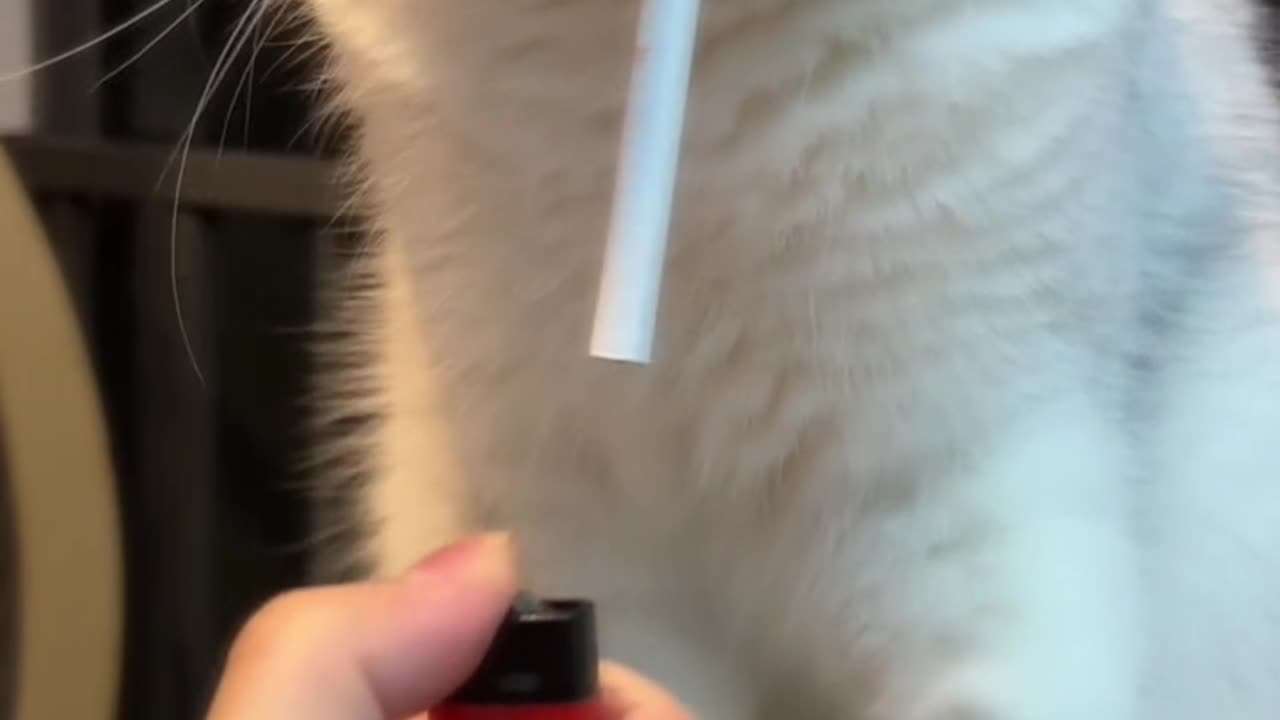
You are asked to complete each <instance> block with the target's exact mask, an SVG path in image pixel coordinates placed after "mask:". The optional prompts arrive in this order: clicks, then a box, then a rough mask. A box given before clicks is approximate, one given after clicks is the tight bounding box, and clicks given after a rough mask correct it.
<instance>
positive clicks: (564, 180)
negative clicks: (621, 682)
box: [309, 0, 1280, 720]
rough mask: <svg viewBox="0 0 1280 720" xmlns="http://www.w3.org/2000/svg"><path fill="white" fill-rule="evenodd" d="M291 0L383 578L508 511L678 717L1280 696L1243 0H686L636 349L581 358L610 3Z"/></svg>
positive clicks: (1254, 149) (1278, 581) (1269, 165)
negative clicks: (317, 142) (688, 17)
mask: <svg viewBox="0 0 1280 720" xmlns="http://www.w3.org/2000/svg"><path fill="white" fill-rule="evenodd" d="M309 6H310V8H311V10H312V11H313V12H314V16H315V18H316V19H317V21H318V23H319V25H320V27H321V29H322V31H323V34H324V36H325V37H326V38H327V39H328V40H329V42H330V44H331V46H332V50H333V52H332V60H333V64H332V70H333V78H334V80H335V83H334V84H335V87H336V98H337V101H338V106H339V107H340V108H342V109H344V110H347V111H349V112H350V113H351V115H352V117H353V120H354V121H355V122H354V125H355V128H356V134H357V139H358V142H357V148H358V153H357V155H358V160H359V163H360V165H361V166H362V172H363V175H364V177H365V178H366V180H367V192H366V193H365V196H364V200H365V201H366V203H367V207H368V208H369V209H370V210H371V214H372V216H373V217H374V219H375V220H376V229H377V231H378V232H377V237H376V242H375V245H374V247H373V248H372V249H371V255H370V261H369V267H370V274H369V276H368V277H367V278H366V280H369V283H368V284H367V285H366V286H364V287H363V289H362V291H361V292H360V293H358V295H357V296H356V300H357V301H358V302H357V303H356V304H355V305H353V306H351V307H352V308H355V309H354V310H353V309H351V308H348V311H349V313H348V316H347V321H348V322H349V323H351V326H350V327H351V329H352V332H353V334H354V336H353V338H352V339H351V340H349V341H348V344H347V345H346V346H345V347H344V350H343V352H344V353H345V355H344V356H343V357H345V358H346V359H347V360H348V361H350V360H351V358H359V357H360V353H361V352H366V353H368V357H369V363H368V364H360V363H358V362H357V363H356V364H357V365H358V367H355V368H354V369H352V370H350V371H348V372H347V373H346V374H344V375H342V376H340V377H339V378H338V379H337V380H336V381H332V380H331V382H333V383H334V384H333V385H331V386H328V387H325V388H322V391H323V392H325V393H327V394H329V395H330V397H331V398H333V402H332V403H331V405H332V407H333V409H334V412H335V417H337V416H341V415H343V414H346V413H351V414H357V413H366V414H369V415H371V416H372V417H374V421H373V422H372V423H371V424H370V425H369V426H368V430H367V432H359V433H356V434H354V435H353V436H352V437H350V438H348V440H347V441H346V442H348V443H350V444H351V447H352V448H354V449H355V451H356V453H357V454H358V455H359V456H360V457H361V459H362V460H363V462H364V465H363V466H362V467H363V469H364V470H365V471H367V473H368V475H369V481H368V484H367V485H366V486H362V487H360V488H359V489H358V493H357V494H358V497H357V499H356V502H357V504H358V506H359V507H360V508H361V509H362V510H363V512H364V514H365V515H366V516H367V519H368V521H369V529H370V532H369V535H368V538H367V542H366V543H365V544H364V546H363V550H364V551H365V552H366V553H367V555H368V556H369V558H370V559H371V560H372V563H373V566H374V568H375V570H376V572H379V573H383V574H390V573H395V572H398V571H400V570H401V569H403V568H404V567H405V566H406V565H408V564H409V563H411V562H413V561H414V560H415V559H417V558H418V557H419V556H420V555H422V554H423V553H424V552H426V551H428V550H431V549H432V548H435V547H437V546H439V545H441V544H442V543H445V542H447V541H449V540H450V539H452V538H455V537H457V536H458V535H460V534H463V533H465V532H468V531H470V530H472V529H475V528H480V527H502V528H510V529H512V530H514V531H515V533H516V535H517V537H518V539H519V542H520V547H521V549H522V554H523V563H524V569H525V571H526V572H527V573H528V576H529V578H530V582H531V584H532V585H533V587H534V589H536V590H539V591H542V592H546V593H551V594H557V595H581V596H588V597H592V598H594V599H596V600H597V601H598V602H599V603H600V604H601V614H602V617H601V622H602V626H603V632H604V640H603V642H604V649H605V651H606V652H607V653H608V654H609V655H612V656H614V657H616V658H619V659H621V660H623V661H625V662H628V663H630V664H632V665H635V666H637V667H639V668H640V669H641V670H643V671H645V672H647V673H649V674H651V675H653V676H655V677H656V678H657V679H659V680H661V681H663V682H664V683H666V684H667V685H669V686H670V687H672V688H673V689H674V690H675V691H676V692H677V693H678V694H680V696H681V697H682V698H683V699H684V700H685V701H686V702H687V703H688V704H689V705H690V706H691V707H692V708H694V709H695V710H696V711H697V712H698V713H699V714H700V717H703V718H706V720H739V719H748V720H749V719H752V718H765V717H771V718H788V719H791V718H794V719H795V720H814V719H817V718H847V719H850V720H1080V719H1082V718H1089V719H1091V720H1183V719H1185V720H1193V719H1194V720H1274V718H1276V717H1280V277H1277V273H1278V272H1280V267H1278V266H1277V259H1276V256H1275V255H1276V250H1277V245H1276V233H1277V228H1280V225H1277V223H1278V222H1280V218H1277V207H1278V205H1277V203H1278V202H1280V194H1278V193H1277V183H1276V177H1275V175H1276V172H1277V171H1278V170H1280V162H1278V160H1280V157H1278V156H1277V150H1278V149H1280V134H1278V133H1277V127H1280V126H1278V125H1277V121H1278V120H1277V106H1276V103H1275V101H1274V100H1273V99H1272V93H1271V90H1270V88H1269V86H1268V79H1267V76H1266V72H1265V69H1264V67H1263V64H1262V63H1261V62H1260V61H1259V56H1258V54H1257V53H1256V51H1255V48H1254V45H1255V43H1254V38H1253V32H1254V28H1255V27H1256V26H1257V25H1258V18H1256V17H1255V15H1256V14H1257V11H1256V10H1255V9H1253V8H1252V7H1251V6H1249V5H1247V4H1246V3H1245V2H1244V0H963V1H962V0H705V8H704V18H703V28H702V33H701V38H700V42H699V53H698V58H697V66H696V69H695V71H694V78H693V89H692V93H693V95H692V100H691V107H690V116H689V121H688V137H687V140H686V143H685V152H684V159H683V162H682V173H681V181H680V187H679V195H678V200H677V207H676V211H675V219H674V226H673V246H672V250H671V256H670V262H669V265H668V271H667V277H666V284H665V290H664V296H663V307H662V314H661V319H660V328H659V334H658V341H657V343H658V344H657V358H656V362H655V363H654V364H653V365H652V366H649V367H635V366H625V365H614V364H610V363H607V362H602V361H597V360H592V359H589V358H588V357H587V354H586V347H587V332H588V329H589V325H590V322H589V320H590V312H591V309H592V308H591V303H592V300H593V297H594V290H595V283H596V281H597V271H598V267H599V261H600V255H601V251H602V242H603V234H604V231H605V228H606V219H607V212H608V205H609V195H610V190H611V180H612V169H613V165H614V161H615V153H616V143H617V139H618V131H619V118H620V116H621V109H622V105H623V101H624V93H625V89H626V79H627V69H628V64H629V50H628V48H629V43H630V41H631V39H632V36H633V32H634V23H635V18H636V13H637V9H638V3H637V0H608V1H602V0H556V1H552V0H309ZM348 364H350V362H349V363H348Z"/></svg>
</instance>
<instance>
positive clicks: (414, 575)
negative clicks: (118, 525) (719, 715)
mask: <svg viewBox="0 0 1280 720" xmlns="http://www.w3.org/2000/svg"><path fill="white" fill-rule="evenodd" d="M515 592H516V579H515V571H514V566H513V563H512V553H511V545H510V542H509V539H508V538H507V537H506V536H503V535H486V536H481V537H476V538H472V539H469V540H464V541H462V542H460V543H457V544H455V545H452V546H449V547H447V548H445V549H443V550H440V551H439V552H436V553H434V554H432V555H431V556H430V557H428V558H426V559H425V560H423V561H422V562H421V563H419V564H418V565H417V567H415V568H414V569H413V570H412V571H410V572H409V573H407V574H406V575H405V576H403V577H401V578H399V579H396V580H392V581H382V582H368V583H359V584H351V585H343V586H332V587H324V588H315V589H308V590H299V591H295V592H291V593H288V594H286V595H282V596H280V597H279V598H277V599H275V600H273V601H272V602H270V603H268V604H267V605H266V606H265V607H264V608H263V609H262V610H260V611H259V612H258V613H257V614H255V615H254V617H253V618H252V619H251V620H250V621H249V622H248V623H247V624H246V625H245V627H244V629H243V630H241V632H240V634H239V636H238V637H237V638H236V641H235V643H234V644H233V646H232V650H231V653H230V655H229V657H228V660H227V666H226V669H225V671H224V674H223V676H222V679H221V681H220V683H219V686H218V690H217V693H216V694H215V697H214V700H213V704H212V706H211V709H210V710H209V714H208V716H207V718H208V720H293V719H294V718H297V719H298V720H303V719H304V718H305V720H428V718H429V715H428V710H429V709H430V708H431V707H432V706H434V705H437V704H439V703H440V702H441V701H442V700H443V699H444V698H446V697H447V696H448V695H449V694H450V693H451V692H452V691H453V690H454V689H456V688H457V687H458V686H459V685H460V684H461V683H462V682H464V681H465V679H466V677H467V676H468V675H469V674H470V673H471V671H472V670H473V669H474V668H475V666H476V664H477V663H478V662H479V660H480V658H481V656H482V655H483V653H484V650H485V647H486V646H487V644H488V642H489V640H490V639H491V638H492V636H493V633H494V631H495V630H496V628H497V626H498V624H499V623H500V622H501V620H502V618H503V615H504V613H505V612H506V610H507V608H508V607H509V605H510V603H511V601H512V599H513V597H514V595H515ZM601 683H602V686H603V692H604V697H605V704H606V705H607V707H608V715H607V720H692V719H691V717H690V716H689V715H688V714H687V713H686V712H685V711H684V710H683V709H682V708H681V707H680V706H679V704H678V703H677V702H676V701H675V700H674V699H672V698H671V697H670V696H669V695H668V694H667V693H666V692H664V691H663V690H661V689H659V688H657V687H655V686H654V685H653V684H652V683H650V682H649V681H648V680H646V679H644V678H641V677H639V676H638V675H636V674H634V673H632V672H631V671H629V670H626V669H625V668H622V667H618V666H614V665H606V666H604V667H603V668H602V673H601Z"/></svg>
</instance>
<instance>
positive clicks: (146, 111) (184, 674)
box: [8, 0, 1280, 720]
mask: <svg viewBox="0 0 1280 720" xmlns="http://www.w3.org/2000/svg"><path fill="white" fill-rule="evenodd" d="M194 1H196V0H173V2H171V3H170V4H169V7H166V8H165V9H164V10H163V11H161V12H158V13H156V14H155V15H154V16H152V17H151V18H149V19H148V20H147V21H146V22H144V23H142V24H141V25H139V26H138V27H137V28H134V29H132V30H130V31H128V32H124V33H121V34H119V35H117V36H115V37H113V38H112V39H110V40H108V41H106V42H104V43H102V44H100V45H98V46H96V47H94V48H93V49H91V50H89V51H86V52H84V53H82V54H80V55H78V56H76V57H75V58H73V59H71V60H68V61H66V62H64V63H61V64H59V65H57V66H55V67H53V68H51V69H49V70H48V71H45V72H42V73H41V74H39V75H38V76H37V80H38V83H37V93H38V99H37V118H38V122H37V129H36V134H35V135H34V136H33V137H28V138H15V139H10V140H9V141H8V143H9V144H10V146H11V149H13V150H14V151H15V154H16V157H17V159H18V160H19V168H20V169H25V170H26V171H27V173H28V175H29V182H30V183H31V185H32V187H33V191H34V193H35V195H36V199H37V203H38V205H39V207H40V209H41V211H42V213H43V214H44V217H45V219H46V221H47V222H48V224H49V226H50V229H51V234H52V236H53V238H54V242H55V243H56V244H57V250H58V252H59V256H60V259H61V261H62V263H63V268H64V272H65V274H66V276H67V278H68V281H69V283H70V284H71V286H72V288H73V291H74V293H75V295H76V297H77V300H78V302H79V307H80V310H81V316H82V319H83V322H84V327H85V331H86V334H87V336H88V337H89V340H90V344H91V346H92V353H93V357H94V359H95V363H96V367H97V370H98V373H99V376H100V380H101V386H102V388H103V392H104V394H105V401H106V405H107V411H108V415H109V421H110V426H111V431H112V442H113V449H114V453H115V459H116V463H117V465H118V475H119V478H120V483H121V486H120V488H119V490H120V497H121V501H122V506H123V519H124V524H125V534H126V538H125V543H126V552H127V562H126V566H127V574H128V603H127V604H128V617H127V656H126V657H125V658H124V662H125V681H124V682H125V687H124V694H123V699H122V706H121V709H120V714H119V716H120V717H121V718H122V719H123V720H184V719H187V718H191V719H194V718H198V717H200V716H201V715H202V711H203V706H204V704H205V702H206V700H207V697H208V694H209V692H210V690H211V689H212V684H213V682H214V679H215V675H216V671H217V669H218V666H219V663H220V660H221V656H222V654H223V652H224V650H225V646H226V643H227V640H228V638H229V637H230V636H231V634H232V633H233V632H234V630H235V629H236V628H237V627H238V625H239V623H240V622H241V621H242V620H243V619H244V617H245V616H246V615H247V613H248V612H250V611H251V610H252V609H253V608H254V607H256V606H257V605H258V604H259V603H260V602H262V601H263V600H264V599H265V598H267V597H268V596H270V595H271V594H273V593H274V592H276V591H277V590H279V589H281V588H284V587H287V586H291V585H295V584H298V583H300V582H303V581H304V579H305V572H306V567H307V560H308V556H307V550H308V547H309V543H308V534H309V533H308V529H307V528H308V512H309V511H308V504H307V501H306V496H305V492H304V488H305V485H306V472H305V471H304V469H303V464H302V459H303V457H304V456H305V450H306V443H305V439H304V435H303V433H304V428H305V427H306V412H305V408H306V403H305V398H306V397H307V392H308V387H307V378H308V377H309V376H310V374H311V371H312V368H311V366H310V365H309V355H308V344H307V343H308V340H309V339H311V338H312V337H313V335H312V333H311V330H310V328H312V327H313V326H314V325H315V320H316V317H317V307H318V301H317V296H318V290H319V288H318V285H317V279H318V278H320V277H322V276H323V274H324V273H325V272H329V271H333V270H335V269H338V268H340V266H341V263H342V262H343V260H344V258H346V257H347V256H348V254H349V253H350V252H351V250H352V248H353V247H354V243H355V242H357V239H356V238H354V237H353V236H352V235H351V234H349V233H346V232H344V231H343V229H342V228H343V224H342V223H341V222H340V221H339V222H336V221H335V219H334V218H335V213H336V211H337V207H336V202H334V201H333V197H334V195H333V194H331V193H328V192H326V191H325V190H326V188H324V187H322V185H323V184H324V178H325V177H326V175H327V173H328V172H329V169H330V164H331V163H330V160H329V158H330V157H331V156H332V154H333V153H332V152H331V150H332V148H333V147H334V146H335V145H336V144H337V143H336V140H337V138H336V137H333V136H328V137H326V136H321V135H318V134H317V133H316V132H314V126H313V125H312V124H311V122H310V120H309V118H310V110H311V107H310V105H311V103H312V102H313V101H314V98H315V93H314V92H313V90H312V89H311V85H312V80H311V77H312V76H311V72H312V70H313V67H312V66H311V65H310V61H309V59H308V58H313V57H314V53H313V52H312V51H311V50H310V49H306V48H303V49H299V48H298V46H297V44H296V42H295V41H296V40H297V39H298V38H299V37H300V36H301V35H302V34H304V33H305V32H306V29H305V28H298V27H293V28H291V27H288V26H287V25H281V24H278V23H277V24H276V26H275V29H274V32H272V33H271V34H270V36H267V35H265V34H259V35H257V36H255V37H253V38H252V39H251V42H250V43H249V44H248V45H246V47H245V48H244V49H243V50H242V51H241V52H239V53H237V54H236V56H235V57H234V59H233V62H232V63H231V65H230V68H229V70H228V72H227V73H226V76H225V79H224V80H223V81H222V82H221V83H220V84H218V85H217V87H216V91H215V92H214V94H213V96H212V99H211V101H210V102H209V103H208V106H207V107H206V108H205V109H204V110H203V111H202V112H201V113H200V114H199V118H198V121H197V122H196V123H195V125H194V133H193V137H192V140H193V145H194V147H196V148H197V152H196V153H195V154H194V155H193V163H192V165H193V167H192V170H191V173H190V175H189V176H188V178H187V182H186V183H185V186H186V187H185V188H184V194H180V196H181V197H182V198H183V203H182V212H181V213H180V214H179V215H178V222H177V232H176V234H175V233H174V232H172V231H173V226H172V225H171V221H172V215H171V212H172V210H173V207H174V204H173V203H174V200H175V197H177V196H176V195H175V184H174V179H175V178H174V174H173V172H172V171H171V169H172V168H170V167H169V162H168V161H169V154H170V153H171V152H172V150H173V149H174V147H175V144H176V143H178V142H179V141H180V139H181V138H182V137H183V136H184V133H185V132H186V131H187V129H188V127H189V125H190V124H191V122H192V117H193V113H194V111H195V108H196V107H197V105H198V102H199V99H200V96H201V93H202V91H203V90H204V88H205V86H206V83H207V81H208V80H209V77H210V74H211V72H212V71H213V69H214V66H215V64H216V62H217V58H218V56H219V55H220V54H221V52H222V50H223V48H224V47H226V45H227V43H228V41H229V40H230V39H232V34H233V28H234V26H235V24H236V23H237V22H238V21H239V19H240V18H241V16H242V14H243V13H244V12H245V11H246V10H248V9H249V8H250V3H249V1H248V0H203V3H202V4H201V5H200V6H199V8H198V9H196V10H194V11H193V12H192V13H191V15H190V16H189V17H188V18H187V19H186V20H183V21H181V22H178V23H177V25H176V26H175V27H174V28H173V29H172V31H171V32H169V33H168V34H167V35H166V36H165V38H164V39H163V40H160V41H159V42H157V43H156V44H155V45H154V47H151V48H150V49H149V50H147V52H146V53H145V54H143V55H142V57H141V58H140V59H138V60H137V61H136V62H130V60H131V58H134V56H135V55H136V54H137V53H138V52H139V51H140V50H142V49H143V48H144V47H145V46H146V45H148V44H149V43H151V42H152V41H153V40H154V39H155V38H156V37H157V36H158V35H159V34H160V33H161V32H162V31H164V30H165V29H166V28H167V27H169V26H170V25H171V24H172V23H174V22H175V21H176V20H177V19H178V18H179V16H180V15H181V14H183V13H185V12H187V10H188V9H189V7H190V5H189V3H191V2H194ZM368 1H370V2H372V1H374V0H368ZM459 1H460V2H465V1H466V0H459ZM152 2H153V0H37V1H36V3H35V4H36V6H37V14H38V17H37V38H38V42H37V54H38V57H49V56H52V55H54V54H56V53H58V52H61V51H63V50H66V49H68V48H71V47H74V46H77V45H79V44H80V43H82V42H84V41H85V40H87V39H89V38H93V37H95V36H97V35H98V34H100V33H101V32H102V31H104V30H105V29H108V28H111V27H113V26H115V25H116V24H118V23H120V22H121V21H123V20H125V19H127V18H129V17H130V16H132V15H133V14H135V13H137V12H138V11H139V10H141V9H142V8H144V7H146V6H147V5H149V4H151V3H152ZM1267 4H1268V5H1270V6H1275V5H1277V4H1280V0H1276V1H1275V2H1268V3H1267ZM1273 40H1274V38H1266V39H1265V41H1264V43H1263V45H1264V47H1265V48H1267V51H1268V52H1272V50H1273V47H1274V42H1273ZM250 50H253V52H250ZM302 50H306V51H305V52H304V51H302ZM251 58H252V62H251V60H250V59H251ZM125 63H128V65H127V67H126V69H124V70H123V71H121V72H120V73H118V74H116V75H115V76H114V77H112V79H110V80H109V81H107V82H106V83H104V84H102V85H101V86H100V87H97V88H96V89H93V88H94V87H95V85H96V84H97V83H98V81H99V80H100V79H101V78H103V77H104V76H105V75H106V74H107V73H108V72H110V71H112V70H113V69H115V68H118V67H120V66H121V65H122V64H125ZM250 65H252V67H250ZM218 149H222V150H224V152H223V154H222V155H221V159H220V158H219V154H218V152H217V151H218ZM166 169H169V170H170V172H168V173H167V174H166V173H165V171H166ZM215 176H216V177H217V178H221V181H222V183H223V185H222V191H218V190H217V188H214V189H212V190H208V191H207V192H201V191H200V188H201V187H202V186H207V187H212V186H216V185H217V182H215V181H214V180H211V179H210V178H211V177H215ZM207 187H206V189H207ZM188 192H189V193H190V195H189V196H188V194H186V193H188ZM171 240H176V244H174V245H172V247H171V244H170V243H171ZM171 249H172V250H173V252H174V253H175V254H174V265H173V266H172V267H171V264H170V262H171V257H170V253H171ZM171 270H176V273H171ZM173 274H176V279H177V287H178V294H179V296H180V298H181V304H182V308H183V317H184V319H185V322H186V328H187V332H188V335H189V337H190V343H191V349H192V354H193V355H194V357H195V359H196V361H197V364H198V366H199V368H200V370H201V372H202V374H203V376H204V382H203V383H202V382H201V380H200V378H199V377H198V376H197V374H196V372H195V370H194V369H193V367H192V362H191V359H190V358H189V357H188V353H187V349H186V347H185V346H184V343H183V341H182V338H181V336H180V334H179V332H178V326H177V322H176V314H175V309H174V300H173V287H172V285H171V280H172V276H173Z"/></svg>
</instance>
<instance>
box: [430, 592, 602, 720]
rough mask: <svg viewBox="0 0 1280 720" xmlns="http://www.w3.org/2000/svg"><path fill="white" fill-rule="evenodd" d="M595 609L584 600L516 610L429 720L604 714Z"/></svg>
mask: <svg viewBox="0 0 1280 720" xmlns="http://www.w3.org/2000/svg"><path fill="white" fill-rule="evenodd" d="M598 668H599V658H598V655H597V651H596V637H595V609H594V607H593V606H592V605H591V603H589V602H586V601H583V600H548V601H542V602H538V601H534V602H533V605H532V606H531V607H529V608H525V609H521V608H520V607H518V606H517V607H514V608H512V610H511V612H510V613H508V615H507V619H506V621H505V622H503V624H502V626H501V627H499V628H498V631H497V633H496V634H495V636H494V639H493V643H492V644H491V645H490V646H489V649H488V651H487V652H486V654H485V657H484V659H483V660H481V662H480V666H479V667H478V668H477V669H476V671H475V672H474V673H473V674H472V676H471V679H469V680H468V681H467V682H466V684H465V685H463V687H462V688H461V689H460V690H458V692H456V693H454V694H453V696H452V697H450V698H449V699H448V700H446V701H445V702H444V703H443V704H441V705H440V706H438V707H436V708H435V709H433V710H432V711H431V713H430V716H429V717H430V720H606V718H607V714H606V713H605V708H604V703H603V702H602V701H601V699H600V687H599V677H598Z"/></svg>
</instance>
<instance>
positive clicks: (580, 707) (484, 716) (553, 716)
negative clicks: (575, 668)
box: [431, 701, 606, 720]
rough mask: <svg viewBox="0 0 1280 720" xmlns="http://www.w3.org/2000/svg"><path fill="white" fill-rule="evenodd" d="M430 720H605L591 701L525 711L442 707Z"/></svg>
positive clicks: (601, 710) (601, 708)
mask: <svg viewBox="0 0 1280 720" xmlns="http://www.w3.org/2000/svg"><path fill="white" fill-rule="evenodd" d="M431 720H606V716H605V712H604V704H603V703H599V702H594V701H593V702H582V703H573V704H571V705H530V706H527V707H521V706H518V705H509V706H506V707H484V706H481V705H473V706H465V705H453V706H450V705H445V706H442V707H439V708H436V709H435V710H432V711H431Z"/></svg>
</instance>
